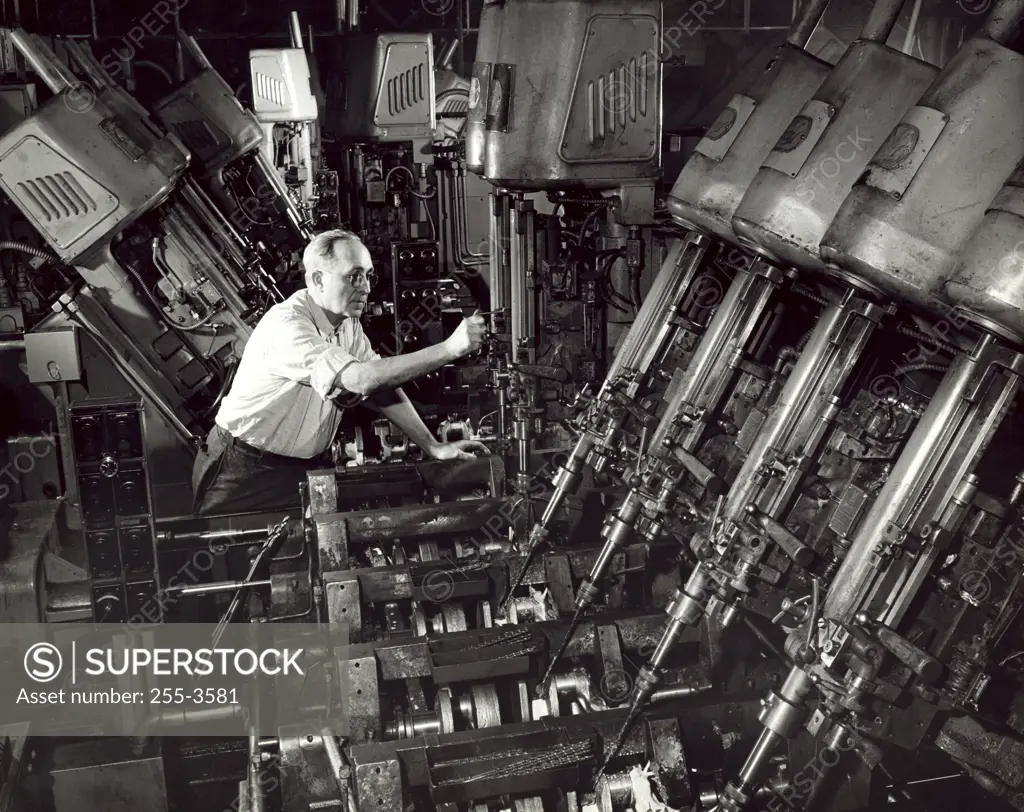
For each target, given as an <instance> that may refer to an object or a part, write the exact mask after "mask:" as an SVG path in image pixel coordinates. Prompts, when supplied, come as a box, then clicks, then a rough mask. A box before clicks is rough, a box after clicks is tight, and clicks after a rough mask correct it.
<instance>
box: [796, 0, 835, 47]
mask: <svg viewBox="0 0 1024 812" xmlns="http://www.w3.org/2000/svg"><path fill="white" fill-rule="evenodd" d="M828 4H829V0H805V4H804V8H803V10H802V11H800V13H799V15H798V16H797V18H796V19H795V20H794V21H793V25H792V26H791V27H790V29H789V36H787V37H786V42H788V43H789V44H790V45H795V46H796V47H797V48H806V47H807V43H808V42H810V41H811V36H812V35H813V34H814V31H815V29H817V27H818V25H819V24H820V23H821V19H822V17H824V16H825V10H826V9H827V8H828Z"/></svg>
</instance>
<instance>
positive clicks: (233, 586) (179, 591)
mask: <svg viewBox="0 0 1024 812" xmlns="http://www.w3.org/2000/svg"><path fill="white" fill-rule="evenodd" d="M254 586H270V580H269V579H268V580H266V581H248V582H246V581H219V582H218V583H216V584H198V585H196V586H171V587H167V589H166V590H165V592H166V593H167V594H168V595H180V596H182V597H185V596H189V595H190V596H195V595H216V594H218V593H220V592H233V591H235V590H238V589H242V588H243V587H246V588H249V589H251V588H252V587H254Z"/></svg>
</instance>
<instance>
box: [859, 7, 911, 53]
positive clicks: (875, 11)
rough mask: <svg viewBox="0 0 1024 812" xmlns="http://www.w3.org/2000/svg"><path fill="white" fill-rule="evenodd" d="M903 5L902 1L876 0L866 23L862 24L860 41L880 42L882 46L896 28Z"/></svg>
mask: <svg viewBox="0 0 1024 812" xmlns="http://www.w3.org/2000/svg"><path fill="white" fill-rule="evenodd" d="M903 3H904V0H878V2H877V3H875V5H874V7H873V8H872V9H871V13H870V14H869V15H868V21H867V22H866V23H864V28H863V29H862V30H861V32H860V39H863V40H870V41H871V42H880V43H882V44H883V45H884V44H885V42H886V40H888V39H889V35H890V34H891V33H892V30H893V29H894V28H895V27H896V21H897V20H898V19H899V18H900V11H902V9H903Z"/></svg>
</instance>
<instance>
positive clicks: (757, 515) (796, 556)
mask: <svg viewBox="0 0 1024 812" xmlns="http://www.w3.org/2000/svg"><path fill="white" fill-rule="evenodd" d="M747 513H749V514H750V517H751V518H752V519H753V520H754V521H755V522H756V523H757V525H758V527H760V528H761V529H762V530H763V531H764V533H765V535H766V536H768V538H770V539H771V540H772V541H774V542H775V543H776V544H778V545H779V547H780V548H782V552H784V553H785V554H786V555H787V556H788V557H789V560H790V561H792V562H793V563H794V564H796V565H797V566H798V567H801V568H803V569H806V568H807V567H809V566H810V565H811V563H812V562H813V561H814V550H812V549H811V548H810V547H808V546H807V545H806V544H804V543H803V542H802V541H800V539H798V538H797V537H796V535H794V534H793V533H791V532H790V531H789V529H787V528H786V527H783V526H782V524H780V523H779V522H777V521H775V519H773V518H772V517H771V516H769V515H768V514H767V513H765V512H764V511H762V510H760V509H759V508H758V507H757V505H747Z"/></svg>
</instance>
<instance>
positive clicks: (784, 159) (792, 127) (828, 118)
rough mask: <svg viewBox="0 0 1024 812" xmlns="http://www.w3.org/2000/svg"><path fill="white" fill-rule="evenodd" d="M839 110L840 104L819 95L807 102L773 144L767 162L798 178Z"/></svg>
mask: <svg viewBox="0 0 1024 812" xmlns="http://www.w3.org/2000/svg"><path fill="white" fill-rule="evenodd" d="M835 114H836V108H835V107H833V106H832V105H831V104H828V103H827V102H823V101H819V100H818V99H812V100H811V101H809V102H807V104H805V105H804V108H803V110H801V111H800V114H799V115H798V116H796V118H794V119H793V120H792V121H791V122H790V123H789V127H787V128H786V131H785V132H784V133H783V134H782V136H781V137H780V138H779V141H778V143H777V144H776V145H775V146H774V147H773V148H772V151H771V153H769V155H768V157H767V158H766V159H765V162H764V166H766V167H770V168H771V169H775V170H777V171H779V172H782V173H783V174H784V175H788V176H789V177H791V178H795V177H796V176H797V175H799V174H800V170H801V169H803V166H804V164H805V163H807V159H808V158H809V157H811V153H812V152H813V151H814V148H815V147H816V146H817V145H818V142H819V141H820V140H821V136H822V135H823V134H824V133H825V130H827V129H828V125H829V124H831V123H832V118H833V117H834V116H835Z"/></svg>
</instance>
